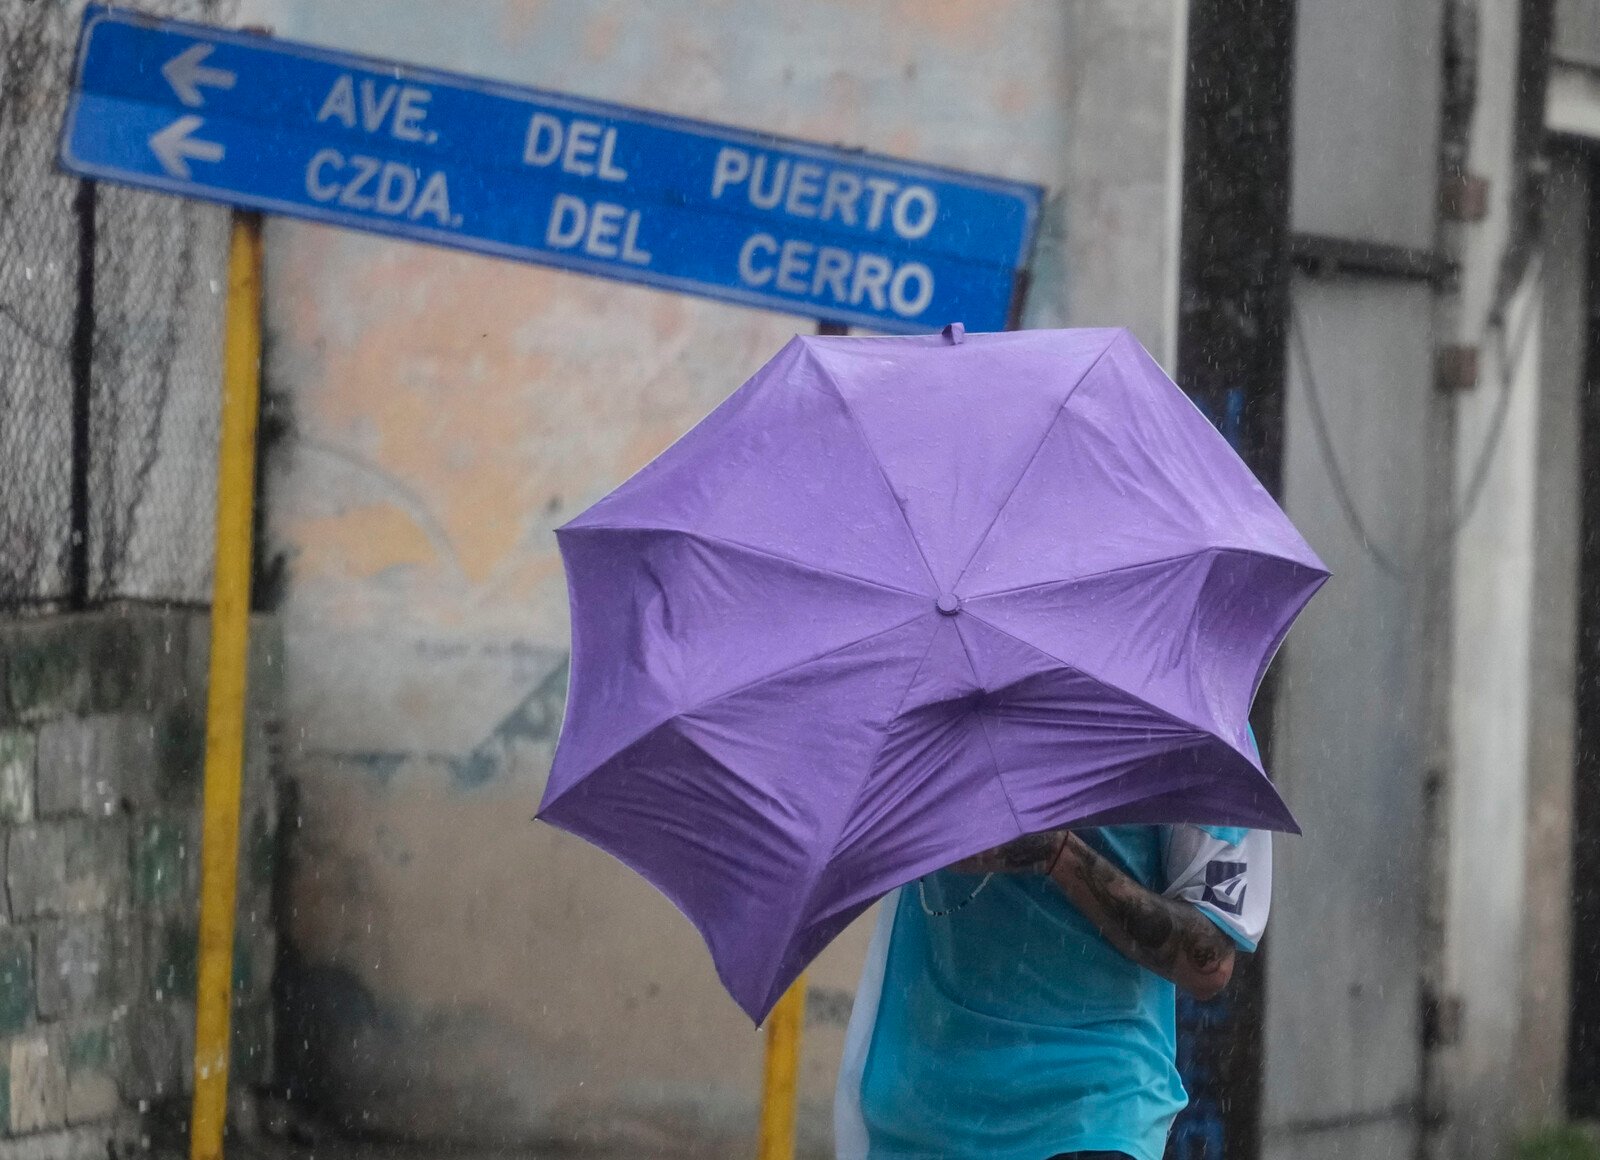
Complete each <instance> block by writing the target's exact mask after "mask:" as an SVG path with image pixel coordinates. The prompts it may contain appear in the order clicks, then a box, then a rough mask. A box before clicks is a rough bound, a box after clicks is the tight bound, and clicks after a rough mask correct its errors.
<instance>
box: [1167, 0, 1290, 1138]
mask: <svg viewBox="0 0 1600 1160" xmlns="http://www.w3.org/2000/svg"><path fill="white" fill-rule="evenodd" d="M1294 9H1295V5H1294V0H1193V2H1192V3H1191V4H1190V8H1189V41H1188V46H1187V49H1188V75H1187V82H1186V84H1185V96H1184V128H1183V134H1184V140H1183V147H1184V148H1183V153H1184V163H1183V176H1182V199H1183V213H1182V236H1181V238H1180V239H1179V255H1180V257H1179V301H1180V304H1181V305H1180V309H1179V317H1178V336H1177V337H1178V344H1177V345H1178V367H1177V371H1178V376H1177V377H1178V381H1179V383H1181V384H1182V385H1183V387H1184V389H1185V390H1186V391H1188V392H1189V394H1190V396H1191V397H1192V398H1193V399H1194V400H1195V402H1196V404H1198V405H1199V407H1200V408H1201V410H1203V411H1205V412H1206V413H1207V414H1208V415H1209V416H1210V417H1211V419H1212V421H1213V422H1215V423H1216V425H1217V426H1218V428H1220V429H1221V431H1222V433H1223V434H1224V435H1225V436H1226V437H1227V439H1228V441H1229V442H1230V443H1231V444H1232V445H1233V447H1234V448H1235V450H1237V451H1238V452H1239V454H1240V455H1242V456H1243V457H1244V460H1245V462H1246V463H1248V464H1249V465H1250V467H1251V469H1252V470H1254V471H1255V473H1256V475H1257V477H1258V478H1259V479H1260V480H1261V482H1262V483H1263V484H1265V485H1266V487H1267V489H1268V490H1269V491H1271V492H1273V493H1274V494H1276V495H1281V492H1282V483H1283V413H1284V404H1283V397H1284V380H1285V375H1286V351H1287V344H1286V339H1287V335H1288V317H1289V276H1290V258H1291V254H1290V245H1289V243H1290V232H1289V225H1290V223H1289V178H1290V160H1291V134H1290V129H1291V119H1292V114H1293V108H1292V104H1291V97H1292V94H1293V84H1292V81H1293V55H1294ZM1272 693H1273V690H1272V683H1271V678H1270V677H1269V679H1268V683H1267V685H1266V686H1265V687H1263V688H1262V690H1261V692H1260V694H1259V695H1258V697H1257V698H1256V706H1255V713H1254V717H1255V728H1256V735H1257V738H1258V740H1259V742H1260V745H1261V748H1262V752H1263V755H1264V756H1265V757H1266V758H1267V759H1268V766H1269V768H1270V764H1271V755H1272V730H1271V716H1272V713H1271V709H1272V700H1273V696H1272ZM1263 976H1264V972H1263V970H1262V957H1261V956H1260V955H1251V956H1247V957H1246V959H1245V960H1244V961H1243V962H1242V964H1241V966H1240V968H1239V970H1238V971H1237V973H1236V974H1235V976H1234V982H1233V985H1232V987H1231V988H1230V989H1229V991H1228V992H1227V993H1226V994H1225V995H1224V996H1223V997H1222V998H1219V999H1217V1000H1214V1001H1212V1002H1210V1003H1195V1002H1190V1001H1185V1002H1183V1003H1182V1004H1181V1005H1180V1008H1179V1021H1180V1027H1179V1040H1180V1052H1179V1056H1180V1071H1182V1072H1183V1073H1184V1081H1185V1084H1186V1085H1187V1086H1188V1088H1189V1091H1190V1094H1191V1099H1192V1102H1191V1104H1190V1107H1189V1109H1188V1110H1187V1111H1186V1112H1185V1113H1184V1114H1183V1115H1182V1116H1181V1117H1180V1118H1179V1120H1178V1123H1177V1125H1176V1126H1175V1128H1174V1131H1173V1136H1172V1141H1171V1144H1170V1146H1169V1149H1168V1155H1169V1156H1170V1157H1174V1158H1175V1160H1224V1158H1226V1160H1255V1158H1256V1157H1257V1156H1259V1155H1260V1151H1261V1139H1260V1136H1261V1092H1262V1064H1263V1050H1262V1048H1263V1045H1262V1029H1263V1028H1262V1022H1263V1019H1262V1017H1263V1001H1264V998H1265V996H1264V978H1263Z"/></svg>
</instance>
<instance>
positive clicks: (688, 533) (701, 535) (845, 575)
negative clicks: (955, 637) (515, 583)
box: [567, 524, 923, 597]
mask: <svg viewBox="0 0 1600 1160" xmlns="http://www.w3.org/2000/svg"><path fill="white" fill-rule="evenodd" d="M582 532H660V533H665V534H670V535H674V536H684V537H686V538H687V539H691V540H700V541H702V542H703V543H707V544H720V545H722V546H723V547H725V548H734V549H736V550H738V551H741V552H749V553H750V554H751V555H752V556H764V557H766V558H767V559H769V560H776V561H778V562H779V563H781V564H789V565H792V566H793V567H796V568H802V569H804V570H805V571H807V572H815V573H816V574H817V575H819V576H832V577H834V578H835V579H838V580H850V581H853V582H855V583H857V584H865V585H868V586H869V587H872V588H881V589H883V591H885V592H896V593H899V594H900V595H902V596H916V597H921V596H922V595H923V593H921V592H915V591H913V590H912V589H910V588H901V587H900V586H899V585H897V584H886V583H884V582H883V581H882V580H874V579H872V578H871V577H869V576H857V575H856V574H855V573H854V572H841V571H839V570H838V569H837V568H827V567H824V566H823V565H821V564H813V563H810V562H809V561H806V560H801V559H798V558H796V557H794V556H785V555H784V554H783V553H782V552H774V551H772V550H771V549H770V548H760V547H757V546H756V545H755V544H747V543H745V542H744V541H743V540H733V539H729V538H728V537H727V536H718V535H713V534H712V533H710V532H698V531H693V530H691V529H689V528H664V527H655V526H650V527H645V526H642V525H633V524H585V525H584V526H583V527H581V528H572V529H569V530H568V532H567V534H568V535H572V534H573V533H582Z"/></svg>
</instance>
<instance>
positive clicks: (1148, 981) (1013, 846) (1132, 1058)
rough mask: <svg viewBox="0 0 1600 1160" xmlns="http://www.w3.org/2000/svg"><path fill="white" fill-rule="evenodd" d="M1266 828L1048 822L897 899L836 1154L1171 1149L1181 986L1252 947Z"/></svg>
mask: <svg viewBox="0 0 1600 1160" xmlns="http://www.w3.org/2000/svg"><path fill="white" fill-rule="evenodd" d="M1271 876H1272V865H1271V844H1270V836H1269V835H1268V834H1267V833H1266V832H1265V831H1261V830H1241V829H1233V828H1220V827H1200V826H1188V825H1184V826H1117V827H1109V828H1103V829H1093V830H1086V831H1083V832H1082V833H1078V832H1074V831H1070V830H1059V831H1052V832H1048V833H1041V834H1033V835H1029V836H1027V837H1024V838H1019V839H1017V840H1016V841H1013V842H1011V843H1008V844H1007V845H1004V846H1001V847H999V848H997V849H995V850H991V851H990V852H988V853H987V854H982V855H979V856H977V857H975V858H971V859H967V860H966V861H964V862H961V863H958V864H957V865H956V866H954V867H953V868H951V869H950V870H946V871H941V872H938V873H935V874H933V875H929V876H928V877H926V878H923V879H921V880H919V881H918V882H917V883H915V884H913V885H911V886H908V887H906V888H905V889H904V890H903V891H901V892H900V897H899V898H898V899H895V898H894V897H893V896H891V899H890V900H889V901H888V902H886V904H885V906H884V909H883V913H882V914H881V916H880V919H879V929H878V931H877V933H876V934H875V936H874V939H873V946H872V949H871V951H870V952H869V955H868V961H867V966H866V969H865V971H864V972H863V979H862V984H861V986H860V987H859V988H858V991H857V999H856V1007H855V1009H854V1011H853V1013H852V1016H851V1024H850V1030H849V1036H848V1040H847V1046H846V1049H845V1057H844V1062H843V1066H842V1067H841V1071H840V1079H839V1090H838V1097H837V1101H836V1108H835V1121H836V1122H835V1132H836V1138H837V1141H838V1157H839V1160H866V1158H868V1157H870V1158H871V1160H898V1158H902V1157H906V1158H909V1157H933V1156H938V1157H943V1158H950V1160H956V1158H964V1157H972V1158H974V1160H976V1158H978V1157H983V1158H985V1160H1048V1158H1054V1160H1091V1158H1093V1160H1101V1158H1104V1160H1113V1158H1115V1160H1122V1158H1124V1157H1126V1158H1130V1160H1160V1157H1161V1155H1162V1152H1163V1149H1164V1147H1165V1143H1166V1138H1167V1134H1168V1131H1169V1129H1170V1127H1171V1124H1172V1121H1173V1118H1174V1117H1175V1116H1176V1115H1177V1113H1178V1112H1179V1111H1181V1110H1182V1109H1183V1107H1184V1105H1185V1103H1186V1096H1185V1093H1184V1090H1183V1085H1182V1082H1181V1081H1180V1079H1179V1076H1178V1072H1177V1068H1176V1064H1175V1055H1176V1034H1175V1006H1176V1004H1175V993H1174V992H1175V988H1177V987H1181V988H1183V990H1185V991H1186V992H1188V993H1189V994H1191V995H1193V996H1194V997H1196V998H1198V999H1209V998H1212V997H1214V996H1215V995H1216V994H1217V993H1219V992H1220V991H1221V990H1222V989H1223V987H1225V986H1226V985H1227V983H1228V979H1229V977H1230V975H1231V974H1232V971H1233V964H1234V958H1235V955H1236V953H1237V951H1238V950H1240V949H1243V950H1245V951H1253V950H1254V949H1255V946H1256V943H1257V941H1258V940H1259V938H1260V937H1261V933H1262V929H1263V928H1264V927H1265V925H1266V919H1267V911H1268V905H1269V900H1270V892H1271V881H1272V879H1271Z"/></svg>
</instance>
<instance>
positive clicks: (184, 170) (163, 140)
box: [150, 117, 223, 181]
mask: <svg viewBox="0 0 1600 1160" xmlns="http://www.w3.org/2000/svg"><path fill="white" fill-rule="evenodd" d="M204 124H205V119H204V118H203V117H179V118H178V119H177V120H176V121H174V122H172V124H170V125H168V126H167V127H166V128H165V129H163V130H161V131H160V132H159V133H152V134H151V135H150V151H151V152H152V153H154V154H155V155H156V160H158V161H160V162H161V168H163V169H165V170H166V171H167V172H168V173H170V174H171V175H172V176H173V177H181V178H182V179H183V180H185V181H187V180H189V176H190V174H189V159H190V158H192V159H194V160H195V161H221V160H222V155H223V148H222V145H221V143H220V142H217V141H200V140H196V139H195V138H194V137H191V136H190V134H191V133H193V132H194V131H195V130H196V129H198V128H199V127H200V126H201V125H204Z"/></svg>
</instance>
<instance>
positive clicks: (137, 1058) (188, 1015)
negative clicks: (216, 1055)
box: [123, 1001, 194, 1100]
mask: <svg viewBox="0 0 1600 1160" xmlns="http://www.w3.org/2000/svg"><path fill="white" fill-rule="evenodd" d="M128 1022H129V1027H128V1067H127V1070H126V1072H125V1073H124V1075H123V1094H124V1096H126V1097H127V1098H128V1099H133V1100H158V1099H162V1098H163V1097H171V1096H175V1095H181V1094H182V1093H183V1092H185V1091H188V1090H190V1089H189V1084H190V1083H192V1082H193V1076H194V1007H193V1005H192V1004H190V1003H186V1002H179V1001H168V1002H162V1003H150V1002H145V1003H140V1004H138V1005H137V1006H135V1007H134V1009H133V1011H132V1013H131V1014H130V1015H129V1018H128Z"/></svg>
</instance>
